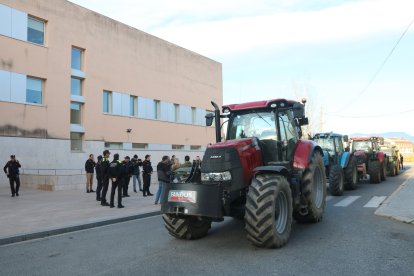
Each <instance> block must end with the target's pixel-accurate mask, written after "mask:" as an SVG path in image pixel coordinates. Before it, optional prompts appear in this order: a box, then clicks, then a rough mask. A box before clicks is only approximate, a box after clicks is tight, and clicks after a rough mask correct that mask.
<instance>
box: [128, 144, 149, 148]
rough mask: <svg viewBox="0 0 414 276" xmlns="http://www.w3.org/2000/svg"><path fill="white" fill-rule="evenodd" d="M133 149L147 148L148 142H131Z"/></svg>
mask: <svg viewBox="0 0 414 276" xmlns="http://www.w3.org/2000/svg"><path fill="white" fill-rule="evenodd" d="M132 148H133V149H148V144H146V143H132Z"/></svg>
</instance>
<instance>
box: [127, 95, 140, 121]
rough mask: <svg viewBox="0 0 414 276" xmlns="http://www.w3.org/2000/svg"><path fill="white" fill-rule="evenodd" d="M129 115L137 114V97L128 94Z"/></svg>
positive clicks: (135, 115)
mask: <svg viewBox="0 0 414 276" xmlns="http://www.w3.org/2000/svg"><path fill="white" fill-rule="evenodd" d="M129 116H132V117H137V116H138V97H137V96H129Z"/></svg>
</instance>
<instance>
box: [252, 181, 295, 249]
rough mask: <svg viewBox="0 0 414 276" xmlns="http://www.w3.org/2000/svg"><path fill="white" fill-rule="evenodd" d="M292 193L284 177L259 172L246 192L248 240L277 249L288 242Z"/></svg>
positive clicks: (257, 244)
mask: <svg viewBox="0 0 414 276" xmlns="http://www.w3.org/2000/svg"><path fill="white" fill-rule="evenodd" d="M292 209H293V207H292V192H291V190H290V186H289V183H288V181H287V180H286V178H285V177H284V176H281V175H275V174H263V175H258V176H257V177H256V178H254V179H253V180H252V183H251V185H250V187H249V193H248V194H247V201H246V215H245V217H244V219H245V222H246V232H247V239H248V240H250V241H251V242H252V243H253V244H254V245H256V246H258V247H265V248H279V247H282V246H283V245H285V244H286V243H287V242H288V239H289V237H290V232H291V229H292Z"/></svg>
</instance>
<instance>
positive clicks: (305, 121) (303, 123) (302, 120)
mask: <svg viewBox="0 0 414 276" xmlns="http://www.w3.org/2000/svg"><path fill="white" fill-rule="evenodd" d="M298 121H299V125H301V126H306V125H308V124H309V120H308V118H306V117H305V118H300V119H298Z"/></svg>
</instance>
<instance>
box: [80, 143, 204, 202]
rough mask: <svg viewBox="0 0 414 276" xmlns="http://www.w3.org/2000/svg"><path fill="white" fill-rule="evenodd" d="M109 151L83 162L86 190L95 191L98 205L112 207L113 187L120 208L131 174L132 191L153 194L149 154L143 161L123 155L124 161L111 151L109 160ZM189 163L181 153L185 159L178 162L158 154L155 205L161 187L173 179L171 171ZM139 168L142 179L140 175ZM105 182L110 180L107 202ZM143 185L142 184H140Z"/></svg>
mask: <svg viewBox="0 0 414 276" xmlns="http://www.w3.org/2000/svg"><path fill="white" fill-rule="evenodd" d="M110 154H111V153H110V152H109V150H104V151H103V155H99V156H98V158H97V162H95V159H94V155H93V154H90V155H89V158H88V160H86V162H85V171H86V192H87V193H96V200H97V201H99V202H100V203H101V205H102V206H109V207H110V208H114V207H115V202H114V200H115V191H116V190H117V207H118V208H124V205H122V198H123V197H129V196H130V195H129V194H128V189H129V183H130V180H131V177H132V179H133V190H134V192H135V193H137V185H136V184H137V182H138V189H139V191H140V192H142V194H143V196H144V197H147V196H153V195H154V194H152V193H151V192H150V190H149V189H150V185H151V175H152V173H153V167H152V164H151V155H148V154H147V155H145V159H144V161H142V160H141V159H138V156H137V155H134V157H133V158H132V159H130V157H129V156H125V158H124V160H122V161H121V160H120V158H119V154H118V153H115V154H114V156H113V160H112V161H110V160H109V158H110ZM196 161H198V162H199V163H201V161H200V157H199V156H197V159H196ZM192 165H193V164H192V163H191V162H190V157H189V156H185V162H184V163H183V164H180V162H179V160H178V158H176V157H175V155H173V156H172V157H171V158H170V157H169V156H167V155H165V156H163V157H162V160H161V161H160V162H159V163H158V165H157V177H158V182H159V187H158V191H157V193H156V195H155V202H154V203H155V204H158V203H161V196H162V193H163V188H164V185H166V183H170V182H171V181H172V180H173V175H174V171H175V170H177V169H178V168H180V167H191V166H192ZM140 167H142V182H143V183H142V182H141V178H140V174H141V169H140ZM94 173H96V180H97V187H96V191H94V190H93V176H94ZM109 181H111V183H112V185H111V194H110V201H109V203H108V202H107V200H106V194H107V192H108V188H109ZM142 184H143V185H142Z"/></svg>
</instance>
